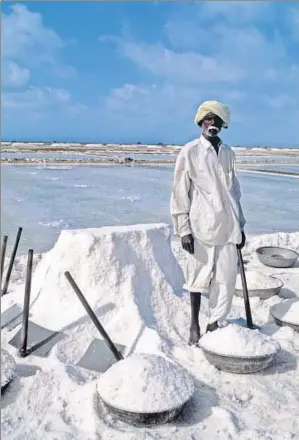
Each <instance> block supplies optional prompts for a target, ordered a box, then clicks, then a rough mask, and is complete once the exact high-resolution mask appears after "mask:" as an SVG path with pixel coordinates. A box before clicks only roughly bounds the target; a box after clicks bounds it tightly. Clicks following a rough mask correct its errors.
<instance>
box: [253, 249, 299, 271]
mask: <svg viewBox="0 0 299 440" xmlns="http://www.w3.org/2000/svg"><path fill="white" fill-rule="evenodd" d="M256 253H257V256H258V259H259V261H260V262H261V263H262V264H264V265H265V266H270V267H279V268H282V267H292V266H294V264H295V263H296V261H297V259H298V257H299V254H298V253H297V252H295V251H293V250H291V249H285V248H281V247H277V246H263V247H259V248H258V249H256Z"/></svg>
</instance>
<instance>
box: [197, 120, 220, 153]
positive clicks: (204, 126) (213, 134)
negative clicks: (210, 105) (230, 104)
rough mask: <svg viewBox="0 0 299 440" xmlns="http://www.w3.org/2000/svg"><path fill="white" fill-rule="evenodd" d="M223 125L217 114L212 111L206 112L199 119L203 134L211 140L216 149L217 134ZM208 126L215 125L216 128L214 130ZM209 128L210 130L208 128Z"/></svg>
mask: <svg viewBox="0 0 299 440" xmlns="http://www.w3.org/2000/svg"><path fill="white" fill-rule="evenodd" d="M222 126H223V121H222V119H221V118H219V116H217V115H214V113H208V114H207V115H206V117H205V118H204V119H203V120H202V121H201V124H200V127H201V129H202V134H203V136H204V137H205V138H206V139H207V140H208V141H210V142H211V144H212V145H213V147H214V148H215V149H217V145H218V144H219V142H220V139H219V137H218V136H217V134H218V133H220V131H221V129H222ZM210 127H216V128H218V130H215V129H213V128H210ZM209 129H210V130H209Z"/></svg>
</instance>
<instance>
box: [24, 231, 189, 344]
mask: <svg viewBox="0 0 299 440" xmlns="http://www.w3.org/2000/svg"><path fill="white" fill-rule="evenodd" d="M170 235H171V234H170V229H169V227H168V225H165V224H151V225H133V226H125V227H103V228H99V229H82V230H65V231H62V232H61V235H60V236H59V238H58V240H57V243H56V244H55V246H54V248H53V249H52V250H51V251H50V252H48V253H47V254H46V255H45V256H44V258H43V259H42V261H41V262H40V263H39V264H38V266H37V268H36V270H35V273H34V277H33V282H32V301H31V310H30V311H31V317H30V319H31V320H32V321H34V322H35V323H37V324H39V325H42V326H44V327H47V328H48V329H51V330H62V331H65V330H69V329H76V333H77V336H75V335H74V342H75V340H76V338H77V337H78V336H79V335H80V336H82V335H83V333H84V331H85V327H86V325H88V326H90V327H91V328H92V326H93V325H92V324H91V321H90V318H89V317H87V316H86V312H85V310H84V308H83V306H82V304H81V303H80V301H79V299H78V298H77V296H76V294H75V293H74V291H73V289H72V287H71V286H70V284H69V282H68V281H67V279H66V277H65V275H64V273H65V271H69V272H70V274H71V275H72V277H73V278H74V280H75V281H76V283H77V285H78V286H79V288H80V289H81V290H82V292H83V294H84V295H85V297H86V299H87V301H88V302H89V304H90V306H91V307H92V309H93V310H94V311H95V313H96V314H97V315H98V316H99V318H100V320H101V323H102V324H103V325H105V326H106V329H107V330H109V331H111V332H112V333H110V335H111V337H114V338H116V340H120V339H123V338H126V336H128V337H132V334H133V333H135V334H136V331H137V330H139V329H140V328H141V327H142V326H143V328H144V327H147V328H152V329H155V328H156V322H157V320H158V317H159V319H160V320H162V321H164V322H165V321H167V320H168V322H171V321H173V318H172V315H173V314H174V313H180V303H181V302H182V299H181V298H180V295H181V291H182V285H183V275H182V272H181V268H180V266H179V264H178V263H177V260H176V259H175V257H174V255H173V253H172V249H171V243H170ZM86 334H90V330H88V332H87V333H86ZM85 342H87V341H85ZM84 345H85V349H86V344H84Z"/></svg>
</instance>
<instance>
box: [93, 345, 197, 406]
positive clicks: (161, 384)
mask: <svg viewBox="0 0 299 440" xmlns="http://www.w3.org/2000/svg"><path fill="white" fill-rule="evenodd" d="M97 389H98V393H99V395H100V396H101V398H102V399H103V401H104V402H106V403H107V404H109V405H111V406H113V407H115V408H118V409H122V410H125V411H128V412H134V413H155V412H163V411H168V410H171V409H175V408H178V407H180V406H181V405H183V404H184V403H186V402H187V400H189V399H190V397H191V396H192V394H193V392H194V384H193V381H192V379H191V377H190V375H189V374H188V373H187V371H185V370H184V369H183V368H182V367H181V366H179V365H177V364H174V363H172V362H170V361H168V360H166V359H165V358H164V357H162V356H157V355H149V354H142V353H140V354H134V355H132V356H129V357H127V358H126V359H124V360H121V361H119V362H117V363H116V364H114V365H113V366H112V367H111V368H110V369H109V370H108V371H106V372H105V373H104V374H103V375H102V376H101V377H100V379H99V382H98V384H97Z"/></svg>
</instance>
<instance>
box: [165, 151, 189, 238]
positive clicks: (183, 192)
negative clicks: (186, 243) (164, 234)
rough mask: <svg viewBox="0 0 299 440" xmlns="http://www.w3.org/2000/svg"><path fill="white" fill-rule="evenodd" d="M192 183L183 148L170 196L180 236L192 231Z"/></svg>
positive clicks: (172, 213)
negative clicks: (190, 192) (190, 214)
mask: <svg viewBox="0 0 299 440" xmlns="http://www.w3.org/2000/svg"><path fill="white" fill-rule="evenodd" d="M190 183H191V182H190V178H189V173H188V164H187V158H186V154H185V151H184V150H181V151H180V153H179V154H178V157H177V160H176V164H175V170H174V178H173V184H172V191H171V198H170V213H171V217H172V222H173V229H174V234H175V235H178V236H180V237H183V236H185V235H188V234H191V233H192V231H191V227H190V221H189V211H190V198H189V190H190Z"/></svg>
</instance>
